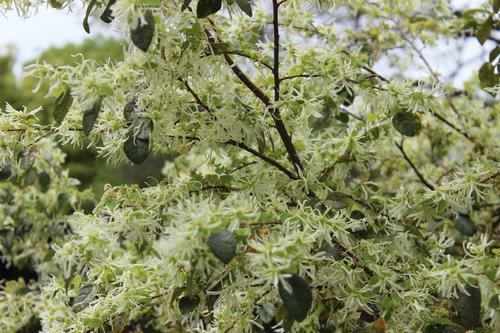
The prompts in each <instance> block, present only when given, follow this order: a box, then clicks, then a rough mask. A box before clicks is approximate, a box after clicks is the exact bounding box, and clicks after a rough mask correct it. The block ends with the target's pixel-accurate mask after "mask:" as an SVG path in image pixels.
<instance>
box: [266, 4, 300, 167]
mask: <svg viewBox="0 0 500 333" xmlns="http://www.w3.org/2000/svg"><path fill="white" fill-rule="evenodd" d="M278 12H279V3H278V0H273V31H274V66H273V67H274V70H273V76H274V102H275V103H278V102H279V100H280V72H279V69H280V34H279V14H278ZM270 111H271V115H272V117H273V120H274V124H275V125H276V129H277V130H278V133H279V135H280V137H281V140H282V141H283V144H284V145H285V148H286V151H287V152H288V156H289V157H290V160H291V161H292V163H293V165H294V167H295V171H296V172H297V174H299V173H300V172H299V170H300V171H303V170H304V166H303V165H302V162H301V160H300V157H299V155H298V154H297V150H296V149H295V146H294V144H293V142H292V138H291V136H290V134H289V133H288V131H287V129H286V127H285V124H284V123H283V120H282V119H281V115H280V111H279V108H278V107H276V106H272V107H271V109H270Z"/></svg>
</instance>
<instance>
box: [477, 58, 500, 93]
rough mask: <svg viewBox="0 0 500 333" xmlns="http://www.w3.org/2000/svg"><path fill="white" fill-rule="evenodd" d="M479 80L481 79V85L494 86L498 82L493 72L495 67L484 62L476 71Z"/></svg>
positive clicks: (483, 86) (484, 86)
mask: <svg viewBox="0 0 500 333" xmlns="http://www.w3.org/2000/svg"><path fill="white" fill-rule="evenodd" d="M478 77H479V81H481V87H482V88H486V87H494V86H495V85H497V84H498V80H499V78H498V75H497V74H495V69H494V67H493V66H491V64H490V63H489V62H485V63H484V64H483V65H482V66H481V68H479V72H478Z"/></svg>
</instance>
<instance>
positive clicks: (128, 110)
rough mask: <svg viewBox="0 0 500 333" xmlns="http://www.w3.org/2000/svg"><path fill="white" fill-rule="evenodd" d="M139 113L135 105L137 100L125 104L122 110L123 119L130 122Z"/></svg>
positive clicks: (139, 110)
mask: <svg viewBox="0 0 500 333" xmlns="http://www.w3.org/2000/svg"><path fill="white" fill-rule="evenodd" d="M141 111H142V110H141V109H140V108H139V106H138V105H137V98H134V99H132V100H131V101H129V102H127V104H125V107H124V108H123V118H125V120H127V121H132V120H134V118H136V117H137V115H138V114H139V113H141Z"/></svg>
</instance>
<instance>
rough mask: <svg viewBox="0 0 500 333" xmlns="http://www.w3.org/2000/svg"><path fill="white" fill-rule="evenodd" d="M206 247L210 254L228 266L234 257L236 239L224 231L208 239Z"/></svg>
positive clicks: (227, 231)
mask: <svg viewBox="0 0 500 333" xmlns="http://www.w3.org/2000/svg"><path fill="white" fill-rule="evenodd" d="M208 247H209V248H210V250H211V251H212V253H213V254H214V255H215V256H216V257H217V258H218V259H219V260H220V261H222V262H223V263H224V264H226V265H227V264H229V262H231V260H232V259H233V258H234V256H235V255H236V238H235V237H234V234H233V233H232V232H231V231H229V230H227V229H225V230H222V231H221V232H219V233H217V234H211V235H210V237H208Z"/></svg>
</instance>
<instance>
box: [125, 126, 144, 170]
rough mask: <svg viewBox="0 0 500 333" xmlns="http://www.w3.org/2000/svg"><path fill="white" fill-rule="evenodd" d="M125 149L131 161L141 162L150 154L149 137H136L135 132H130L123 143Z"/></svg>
mask: <svg viewBox="0 0 500 333" xmlns="http://www.w3.org/2000/svg"><path fill="white" fill-rule="evenodd" d="M123 151H124V152H125V155H127V158H128V159H129V160H130V161H131V162H133V163H135V164H141V163H142V162H144V160H145V159H146V157H148V155H149V139H139V138H135V137H134V135H133V133H129V137H128V139H127V141H125V143H124V144H123Z"/></svg>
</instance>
